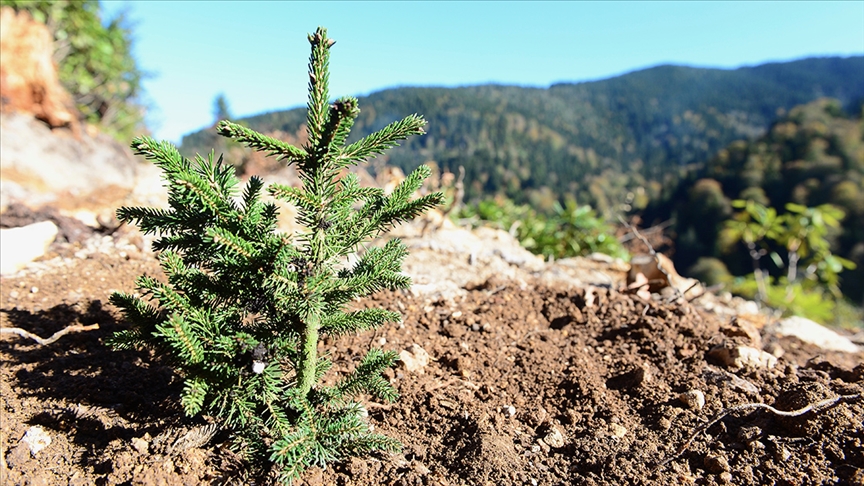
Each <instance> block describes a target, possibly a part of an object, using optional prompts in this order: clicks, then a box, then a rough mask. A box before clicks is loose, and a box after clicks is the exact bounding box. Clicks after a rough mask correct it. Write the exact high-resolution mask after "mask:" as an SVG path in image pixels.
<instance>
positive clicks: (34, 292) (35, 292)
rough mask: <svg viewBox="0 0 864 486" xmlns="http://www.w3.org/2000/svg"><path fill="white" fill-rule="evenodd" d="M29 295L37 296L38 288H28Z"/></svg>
mask: <svg viewBox="0 0 864 486" xmlns="http://www.w3.org/2000/svg"><path fill="white" fill-rule="evenodd" d="M30 293H31V294H38V293H39V287H35V286H34V287H30Z"/></svg>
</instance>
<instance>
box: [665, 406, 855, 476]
mask: <svg viewBox="0 0 864 486" xmlns="http://www.w3.org/2000/svg"><path fill="white" fill-rule="evenodd" d="M861 396H862V395H861V394H860V393H859V394H856V395H838V396H836V397H834V398H827V399H825V400H822V401H819V402H816V403H811V404H809V405H807V406H806V407H804V408H799V409H798V410H791V411H788V412H787V411H784V410H777V409H776V408H774V407H772V406H771V405H765V404H764V403H745V404H743V405H738V406H735V407H730V408H727V409H724V410H722V411H721V412H720V413H718V414H717V416H716V417H714V418H713V419H711V420H709V421H708V422H705V423H704V424H702V425H700V426H699V427H696V430H694V431H693V433H692V434H691V435H690V437H688V438H687V440H686V441H685V442H684V444H682V445H681V447H679V448H678V450H677V451H675V453H674V454H672V455H671V456H669V457H667V458H666V459H664V460H663V461H661V462H660V463H658V464H657V465H656V466H654V468H653V469H654V470H656V469H659V468H661V467H663V466H665V465H666V464H669V463H670V462H672V461H674V460H676V459H678V458H679V457H681V455H682V454H684V452H685V451H687V449H688V448H689V447H690V444H692V443H693V439H695V438H696V436H697V435H699V434H700V433H702V432H703V431H705V430H707V429H708V428H710V427H711V426H712V425H714V424H716V423H717V422H719V421H720V420H721V419H723V418H724V417H726V416H727V415H729V414H732V413H737V412H743V411H745V410H753V409H758V408H761V409H764V410H767V411H769V412H771V413H773V414H774V415H778V416H781V417H798V416H800V415H804V414H805V413H807V412H811V411H812V412H814V413H818V412H821V411H823V410H826V409H828V408H830V407H833V406H835V405H838V404H840V403H841V402H845V401H852V400H858V399H860V398H861Z"/></svg>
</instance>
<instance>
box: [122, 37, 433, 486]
mask: <svg viewBox="0 0 864 486" xmlns="http://www.w3.org/2000/svg"><path fill="white" fill-rule="evenodd" d="M308 38H309V42H310V44H311V45H312V54H311V56H310V61H309V101H308V117H307V133H308V142H307V143H306V144H305V145H304V146H303V147H302V148H301V147H295V146H292V145H289V144H287V143H284V142H281V141H279V140H276V139H274V138H271V137H268V136H265V135H263V134H261V133H258V132H256V131H254V130H251V129H249V128H246V127H243V126H241V125H238V124H236V123H232V122H229V121H226V120H223V121H221V122H219V123H218V124H217V131H218V133H219V134H220V135H223V136H225V137H230V138H232V139H234V140H235V141H237V142H240V143H242V144H244V145H246V146H248V147H250V148H252V149H255V150H257V151H261V152H266V153H268V154H269V155H272V156H277V157H279V158H280V159H282V160H286V161H287V162H288V163H289V164H295V165H296V167H297V169H298V172H299V174H300V177H301V181H302V185H301V187H289V186H284V185H279V184H273V185H271V186H269V188H268V192H269V193H270V195H272V196H273V197H275V198H278V199H282V200H284V201H287V202H289V203H291V204H293V205H294V206H295V207H296V209H297V211H298V216H297V221H298V222H299V223H300V224H301V225H302V226H303V227H304V228H305V229H304V230H303V231H302V232H300V233H298V234H295V235H286V234H281V233H279V232H277V231H276V218H277V208H276V206H275V204H273V203H272V202H265V201H263V200H262V199H261V192H262V189H263V186H264V183H263V181H262V180H261V179H260V178H258V177H254V176H253V177H252V178H251V179H250V180H249V182H248V183H247V184H246V187H245V189H244V190H243V192H242V194H239V196H240V197H239V198H238V197H237V196H238V184H239V181H238V180H237V178H236V177H235V172H234V168H233V167H232V166H231V165H227V164H223V161H222V158H221V157H220V158H219V159H218V160H215V161H214V155H213V154H212V153H211V154H210V156H209V157H208V158H207V159H204V158H202V157H201V156H197V157H196V158H195V160H194V161H190V160H189V159H185V158H183V157H182V156H181V155H180V153H179V152H178V151H177V149H176V148H175V147H174V146H172V145H171V144H169V143H167V142H157V141H155V140H153V139H152V138H149V137H140V138H137V139H135V140H134V141H133V143H132V148H133V149H134V151H135V152H136V153H138V154H140V155H143V156H144V157H146V158H147V159H149V160H152V161H153V162H154V163H155V164H156V165H157V166H159V167H160V168H161V169H162V171H163V172H164V178H165V180H166V186H167V188H168V192H169V206H170V207H169V208H168V209H153V208H142V207H122V208H120V209H119V210H118V211H117V216H118V218H119V219H120V220H121V221H123V222H127V223H134V224H137V225H138V226H140V228H141V229H142V230H143V231H144V232H145V233H155V234H158V238H157V239H156V240H155V241H154V243H153V249H154V251H157V252H158V258H159V261H160V263H161V265H162V268H163V270H164V272H165V274H166V276H167V283H163V282H160V281H159V280H156V279H154V278H152V277H148V276H141V277H140V278H139V279H138V280H137V287H138V291H139V293H140V295H141V296H140V297H138V296H135V295H131V294H127V293H121V292H118V293H115V294H114V295H112V297H111V301H112V303H114V304H115V305H116V306H117V307H119V308H120V309H121V310H122V311H123V313H124V316H125V318H126V320H127V321H128V322H129V323H130V324H131V328H130V329H128V330H125V331H121V332H118V333H116V334H115V335H114V336H113V337H112V339H111V345H112V346H114V347H115V348H117V349H124V348H130V347H141V346H144V347H150V348H152V349H154V350H156V351H157V353H159V354H162V355H165V356H166V357H168V358H169V359H170V360H171V361H172V362H173V363H175V364H176V367H177V369H178V371H179V372H180V373H181V374H182V376H183V377H184V378H185V388H184V390H183V393H182V397H181V403H182V405H183V407H184V409H185V411H186V413H187V414H188V415H194V414H198V413H201V412H207V413H211V414H213V415H215V416H216V417H218V418H219V419H221V421H222V423H223V424H224V425H225V426H227V427H229V428H230V429H231V430H232V431H233V433H234V439H235V446H236V447H237V449H238V450H240V451H242V452H243V453H244V454H245V455H246V457H247V458H248V459H249V460H250V461H251V462H252V463H253V464H258V465H261V466H263V465H264V464H266V463H267V462H268V461H269V462H271V463H274V464H275V465H276V467H277V469H278V470H279V472H280V477H281V479H282V480H283V481H285V482H290V481H291V480H292V479H294V478H296V477H298V476H299V475H300V473H301V472H302V471H303V470H304V469H305V468H307V467H310V466H316V465H317V466H321V467H324V466H325V465H326V464H327V463H329V462H331V461H336V460H339V459H341V458H344V457H347V456H363V455H365V454H367V453H369V452H371V451H375V450H381V451H395V450H398V449H399V447H400V444H399V443H398V442H397V441H396V440H394V439H391V438H389V437H386V436H384V435H380V434H374V433H372V432H371V431H370V430H369V427H368V426H367V424H366V423H365V422H364V420H363V414H362V412H363V408H362V406H361V405H360V404H359V403H357V402H356V398H357V397H358V395H361V394H364V393H368V394H370V395H372V396H375V397H378V398H379V399H382V400H385V401H392V400H394V399H396V398H397V393H396V390H395V389H394V388H393V387H392V386H391V385H390V384H389V383H388V382H387V381H386V380H385V379H384V378H383V377H382V376H381V372H382V371H383V370H384V369H386V368H387V367H390V366H392V365H393V364H394V363H395V362H396V360H397V359H398V358H397V355H396V354H395V353H394V352H392V351H387V352H385V351H382V350H380V349H374V348H373V349H371V350H370V351H369V352H368V353H367V354H366V356H365V357H364V358H363V359H362V360H361V361H360V363H359V364H358V365H357V366H356V369H355V370H354V371H353V373H351V374H349V375H347V376H345V377H343V378H341V379H340V380H338V381H337V382H336V384H335V385H333V386H324V385H322V384H321V378H322V375H324V373H325V372H327V370H328V369H329V368H330V366H331V362H330V360H329V359H328V357H327V353H325V355H324V356H319V354H318V340H319V337H320V336H321V335H342V334H347V333H353V332H357V331H362V330H366V329H372V328H375V327H378V326H381V325H382V324H384V323H386V322H394V321H398V320H399V319H400V316H399V314H398V313H396V312H391V311H387V310H384V309H380V308H372V309H364V310H354V311H352V310H350V309H349V307H348V304H349V303H350V302H351V301H352V300H353V299H355V298H356V297H362V296H367V295H370V294H371V293H373V292H376V291H378V290H381V289H385V288H389V289H404V288H407V287H408V286H409V285H410V279H409V277H407V276H406V275H404V274H402V273H400V270H401V264H402V261H403V259H404V258H405V257H406V256H407V254H408V252H407V249H406V247H405V245H404V244H403V243H402V242H401V241H399V240H398V239H393V240H390V241H389V242H387V243H386V244H384V245H383V246H380V247H371V248H369V249H368V250H367V251H365V252H363V253H362V256H360V257H359V259H357V261H356V262H355V263H353V264H349V263H348V258H347V257H348V256H349V255H351V254H353V253H355V252H356V251H357V250H358V248H359V247H360V246H361V244H362V243H364V242H367V241H369V240H370V239H372V238H375V237H377V236H379V235H381V234H383V233H385V232H386V231H387V230H388V229H389V228H391V227H393V226H394V225H396V224H399V223H401V222H405V221H409V220H411V219H413V218H414V217H416V216H418V215H420V214H422V213H423V212H425V211H426V210H428V209H429V208H431V207H433V206H435V205H437V204H438V203H440V201H441V199H442V195H441V194H440V193H434V194H430V195H426V196H423V197H419V198H416V199H412V195H413V194H414V193H415V191H416V190H417V189H418V188H419V187H420V186H421V184H422V183H423V180H424V179H425V178H426V177H428V176H429V174H430V170H429V168H428V167H427V166H420V167H419V168H418V169H417V170H415V171H414V172H413V173H411V175H410V176H408V177H407V178H406V179H405V180H404V181H403V182H402V183H401V184H399V186H397V187H396V189H395V190H394V191H393V192H392V193H391V194H390V195H385V194H384V192H383V191H382V190H381V189H378V188H372V187H361V186H360V182H359V179H358V177H357V176H356V175H354V174H351V173H347V170H346V169H347V168H348V167H349V166H352V165H356V164H358V163H361V162H363V161H365V160H366V159H367V158H369V157H372V156H375V155H377V154H381V153H383V152H384V151H385V150H387V149H389V148H391V147H394V146H396V145H397V142H398V141H399V140H403V139H405V138H406V137H408V136H410V135H414V134H422V133H423V127H424V125H425V123H426V122H425V120H424V119H423V118H422V117H421V116H418V115H411V116H408V117H406V118H405V119H403V120H401V121H398V122H394V123H392V124H390V125H388V126H387V127H385V128H384V129H382V130H381V131H379V132H376V133H373V134H371V135H369V136H367V137H365V138H362V139H360V140H358V141H356V142H354V143H351V144H348V143H347V138H348V135H349V132H350V130H351V126H352V124H353V122H354V120H355V118H356V117H357V116H358V114H359V112H360V111H359V109H358V107H357V100H356V99H355V98H341V99H339V100H337V101H335V102H334V103H332V104H330V103H329V101H328V87H327V84H328V58H329V53H330V48H331V47H332V46H333V43H334V41H333V40H331V39H329V38H327V31H326V30H325V29H323V28H319V29H318V30H317V31H316V32H315V34H312V35H309V37H308Z"/></svg>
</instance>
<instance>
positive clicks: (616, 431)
mask: <svg viewBox="0 0 864 486" xmlns="http://www.w3.org/2000/svg"><path fill="white" fill-rule="evenodd" d="M609 433H610V434H611V435H612V437H615V438H616V439H621V438H623V437H624V436H625V435H627V427H624V426H623V425H619V424H609Z"/></svg>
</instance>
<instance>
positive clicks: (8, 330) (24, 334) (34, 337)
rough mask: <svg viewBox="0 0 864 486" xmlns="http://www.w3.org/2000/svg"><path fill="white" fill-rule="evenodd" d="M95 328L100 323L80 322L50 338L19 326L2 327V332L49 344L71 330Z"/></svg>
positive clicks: (91, 329) (0, 329)
mask: <svg viewBox="0 0 864 486" xmlns="http://www.w3.org/2000/svg"><path fill="white" fill-rule="evenodd" d="M95 329H99V324H91V325H89V326H82V325H80V324H76V325H74V326H69V327H66V328H63V329H61V330H59V331H57V332H55V333H54V334H52V335H51V337H49V338H41V337H39V336H37V335H35V334H33V333H31V332H28V331H25V330H24V329H21V328H19V327H3V328H0V334H17V335H19V336H21V337H24V338H28V339H32V340H34V341H36V342H37V343H39V344H40V345H42V346H47V345H49V344H51V343H53V342H54V341H56V340H58V339H60V338H61V337H63V336H64V335H66V334H69V333H70V332H80V331H93V330H95Z"/></svg>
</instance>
